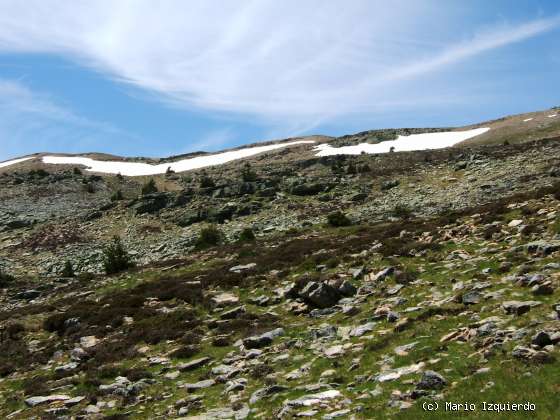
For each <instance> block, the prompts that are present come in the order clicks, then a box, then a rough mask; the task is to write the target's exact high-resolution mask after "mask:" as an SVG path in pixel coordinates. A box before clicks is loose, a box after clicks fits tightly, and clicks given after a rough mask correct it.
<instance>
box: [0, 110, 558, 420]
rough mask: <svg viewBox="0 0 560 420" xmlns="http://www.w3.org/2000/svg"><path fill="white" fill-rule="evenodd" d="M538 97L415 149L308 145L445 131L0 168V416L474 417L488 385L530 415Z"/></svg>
mask: <svg viewBox="0 0 560 420" xmlns="http://www.w3.org/2000/svg"><path fill="white" fill-rule="evenodd" d="M547 112H548V114H547ZM548 115H553V114H552V111H546V112H542V113H532V114H529V115H522V116H513V117H506V118H505V119H503V120H498V121H493V122H486V123H483V124H479V125H475V126H471V127H464V128H462V130H458V131H464V130H467V129H469V130H470V129H476V128H481V127H488V128H490V130H488V131H487V132H485V133H483V134H480V135H479V136H476V137H473V138H472V139H470V140H466V141H465V142H463V143H461V144H458V145H457V146H455V147H452V148H442V149H437V150H417V151H409V152H395V153H385V154H359V155H333V156H323V157H321V156H317V150H314V149H313V148H314V147H315V145H317V144H323V143H328V144H329V145H330V146H331V147H333V148H341V147H342V148H344V147H354V146H356V145H359V144H361V143H369V144H375V143H376V142H377V143H378V142H380V141H381V142H382V141H392V140H393V139H394V138H395V137H396V136H398V135H407V134H412V135H422V134H421V133H422V132H436V133H437V132H443V131H449V129H399V130H374V131H368V132H364V133H358V134H355V135H350V136H343V137H339V138H336V139H334V138H326V137H314V138H312V139H310V138H304V139H289V140H288V141H287V142H294V141H300V140H304V141H310V140H313V141H315V144H314V145H313V144H310V143H299V144H292V145H291V146H287V147H281V148H279V149H276V150H268V151H265V152H264V153H258V154H253V155H251V156H247V157H245V158H243V159H242V160H234V161H230V162H227V163H224V164H222V165H217V166H209V167H206V168H203V169H198V170H190V171H186V172H181V173H177V172H172V171H168V172H166V173H165V174H161V175H154V176H134V177H128V176H119V175H112V174H109V175H108V174H99V173H90V172H87V171H86V170H85V168H84V167H81V166H76V165H70V166H68V165H58V164H56V165H55V164H45V163H42V162H41V160H39V159H29V160H27V161H22V162H18V163H16V164H14V165H10V166H5V167H4V168H0V171H1V174H0V202H1V203H2V205H1V206H0V288H1V290H2V293H1V294H0V302H1V305H2V309H1V310H0V330H1V340H0V375H1V376H2V377H3V380H1V381H0V414H1V415H2V416H3V417H7V416H9V415H10V416H11V417H10V418H30V417H33V416H37V417H42V418H50V417H54V418H56V417H59V418H63V417H62V416H84V418H139V419H142V418H145V419H153V418H177V417H187V418H188V416H201V417H198V418H293V417H295V416H308V417H311V418H335V417H340V418H357V419H362V418H363V419H370V418H386V417H397V418H399V417H402V418H435V417H437V418H441V417H443V418H446V417H449V418H451V417H455V416H456V413H454V412H453V411H445V410H444V409H443V406H442V404H443V403H442V402H443V401H457V402H472V403H473V404H476V405H477V412H476V414H477V417H481V418H495V417H496V416H495V413H494V412H492V411H483V402H502V403H505V402H508V401H509V402H516V403H523V404H525V403H527V404H534V405H535V407H534V411H531V410H532V406H528V405H526V406H522V407H521V409H520V410H519V411H518V412H517V414H519V417H520V418H521V417H526V416H527V415H528V414H530V415H531V416H533V417H535V418H543V419H545V418H551V417H553V416H554V415H555V412H556V410H557V407H556V400H557V398H556V393H557V375H558V371H559V366H560V365H559V362H558V343H559V342H560V320H559V314H560V299H559V296H558V286H559V282H560V265H559V264H558V258H559V257H560V218H559V215H560V153H559V152H560V141H559V140H560V137H559V136H558V134H559V133H558V125H557V122H556V120H555V118H556V117H548ZM528 118H533V119H532V120H529V121H524V120H526V119H528ZM524 124H529V125H527V126H526V125H524ZM485 136H486V137H485ZM555 136H556V137H555ZM414 138H422V137H411V139H414ZM252 147H258V146H252ZM241 150H243V148H242V149H241ZM39 156H43V155H39ZM200 156H204V155H200ZM88 157H90V158H92V159H97V160H111V161H115V160H119V158H116V157H112V156H102V155H93V154H92V155H88ZM192 157H193V156H186V157H185V156H182V157H177V158H173V159H170V160H163V161H156V160H148V159H135V160H132V161H136V162H139V161H142V162H144V163H148V164H152V165H153V164H167V163H168V162H169V161H177V160H181V159H185V158H192ZM195 158H196V157H195ZM122 160H123V161H124V162H125V163H126V162H131V160H129V159H124V158H123V159H122ZM115 236H116V237H118V238H120V239H113V238H114V237H115ZM519 378H523V381H519ZM434 402H436V403H438V404H440V406H439V408H438V409H437V410H436V411H435V412H427V411H424V409H423V407H426V405H425V403H432V404H433V403H434ZM510 408H511V407H510ZM459 409H460V410H463V409H462V408H459ZM461 413H464V414H466V415H469V414H470V413H469V412H463V411H461ZM508 414H510V413H508ZM193 418H197V417H193Z"/></svg>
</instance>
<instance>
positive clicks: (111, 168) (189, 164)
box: [43, 140, 315, 176]
mask: <svg viewBox="0 0 560 420" xmlns="http://www.w3.org/2000/svg"><path fill="white" fill-rule="evenodd" d="M306 143H315V142H314V141H313V140H299V141H292V142H290V143H281V144H271V145H268V146H257V147H251V148H246V149H240V150H232V151H231V152H223V153H217V154H215V155H205V156H198V157H194V158H190V159H183V160H179V161H177V162H166V163H160V164H158V165H150V164H148V163H140V162H119V161H102V160H94V159H91V158H85V157H79V156H44V157H43V163H48V164H63V165H84V166H86V167H87V170H88V171H91V172H102V173H106V174H119V173H120V174H121V175H127V176H142V175H157V174H163V173H165V172H166V171H167V169H168V168H171V170H173V171H175V172H184V171H188V170H191V169H201V168H206V167H208V166H214V165H221V164H224V163H228V162H231V161H233V160H237V159H242V158H246V157H249V156H253V155H256V154H259V153H263V152H269V151H271V150H276V149H281V148H283V147H287V146H292V145H295V144H306Z"/></svg>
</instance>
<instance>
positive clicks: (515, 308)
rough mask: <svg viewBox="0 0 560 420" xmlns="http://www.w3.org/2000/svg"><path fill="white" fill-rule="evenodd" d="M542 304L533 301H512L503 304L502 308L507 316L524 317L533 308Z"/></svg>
mask: <svg viewBox="0 0 560 420" xmlns="http://www.w3.org/2000/svg"><path fill="white" fill-rule="evenodd" d="M540 304H541V303H540V302H536V301H533V300H530V301H525V302H521V301H517V300H510V301H506V302H503V303H502V308H503V309H504V311H505V312H506V313H507V314H510V315H523V314H524V313H526V312H529V311H530V310H531V308H533V307H535V306H538V305H540Z"/></svg>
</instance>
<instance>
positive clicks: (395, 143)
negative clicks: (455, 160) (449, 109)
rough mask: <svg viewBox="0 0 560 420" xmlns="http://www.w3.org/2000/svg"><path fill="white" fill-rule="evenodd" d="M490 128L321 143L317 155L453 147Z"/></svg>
mask: <svg viewBox="0 0 560 420" xmlns="http://www.w3.org/2000/svg"><path fill="white" fill-rule="evenodd" d="M488 130H490V128H475V129H472V130H467V131H444V132H440V133H423V134H411V135H410V136H399V137H398V138H397V139H396V140H390V141H383V142H381V143H377V144H369V143H360V144H358V145H356V146H342V147H332V146H331V145H330V144H320V145H318V146H316V147H315V150H316V151H317V152H318V153H317V155H316V156H333V155H359V154H361V153H368V154H372V153H387V152H390V151H391V147H394V151H395V152H404V151H412V150H425V149H443V148H445V147H451V146H453V145H455V144H457V143H460V142H462V141H463V140H467V139H470V138H471V137H475V136H478V135H480V134H483V133H486V132H487V131H488Z"/></svg>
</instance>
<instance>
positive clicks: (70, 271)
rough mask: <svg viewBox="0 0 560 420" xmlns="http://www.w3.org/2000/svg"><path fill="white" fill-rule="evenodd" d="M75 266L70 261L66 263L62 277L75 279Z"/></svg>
mask: <svg viewBox="0 0 560 420" xmlns="http://www.w3.org/2000/svg"><path fill="white" fill-rule="evenodd" d="M75 275H76V274H75V273H74V266H73V265H72V263H71V262H70V261H66V262H65V263H64V268H63V269H62V277H74V276H75Z"/></svg>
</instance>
